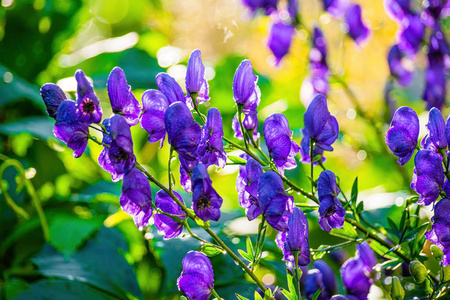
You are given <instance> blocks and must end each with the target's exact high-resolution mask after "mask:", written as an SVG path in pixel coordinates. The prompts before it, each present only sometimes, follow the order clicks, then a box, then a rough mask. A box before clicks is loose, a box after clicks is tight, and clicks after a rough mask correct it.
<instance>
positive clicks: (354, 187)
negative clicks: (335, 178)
mask: <svg viewBox="0 0 450 300" xmlns="http://www.w3.org/2000/svg"><path fill="white" fill-rule="evenodd" d="M356 199H358V177H356V178H355V181H353V185H352V195H351V198H350V203H351V204H352V206H353V207H355V204H356Z"/></svg>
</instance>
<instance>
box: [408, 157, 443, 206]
mask: <svg viewBox="0 0 450 300" xmlns="http://www.w3.org/2000/svg"><path fill="white" fill-rule="evenodd" d="M414 163H415V165H416V166H415V168H414V174H413V179H412V182H411V188H412V189H413V190H415V191H416V192H417V193H418V194H419V195H420V197H419V200H418V201H417V203H418V204H420V205H429V204H431V203H433V202H434V201H436V199H437V198H438V197H439V191H440V189H441V188H442V186H443V184H444V168H443V167H442V158H441V157H440V156H439V154H437V153H436V152H433V151H431V150H420V151H418V152H417V154H416V157H415V158H414Z"/></svg>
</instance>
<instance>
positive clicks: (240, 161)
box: [227, 155, 247, 165]
mask: <svg viewBox="0 0 450 300" xmlns="http://www.w3.org/2000/svg"><path fill="white" fill-rule="evenodd" d="M227 157H228V159H229V160H231V161H232V162H234V163H235V164H239V165H245V164H246V163H247V161H246V160H245V159H243V158H241V157H239V156H234V155H228V156H227Z"/></svg>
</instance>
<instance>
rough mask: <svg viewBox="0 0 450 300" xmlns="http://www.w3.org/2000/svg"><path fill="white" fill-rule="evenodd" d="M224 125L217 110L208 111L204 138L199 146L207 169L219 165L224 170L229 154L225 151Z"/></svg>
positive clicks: (203, 131)
mask: <svg viewBox="0 0 450 300" xmlns="http://www.w3.org/2000/svg"><path fill="white" fill-rule="evenodd" d="M222 139H223V124H222V116H221V115H220V112H219V110H218V109H217V108H215V107H213V108H211V109H209V110H208V116H207V118H206V123H205V125H204V126H203V128H202V138H201V141H200V144H199V146H198V155H199V159H200V161H201V162H203V163H204V164H205V165H206V167H208V166H211V165H217V166H218V167H220V168H224V167H225V164H226V162H227V154H226V153H225V150H223V142H222Z"/></svg>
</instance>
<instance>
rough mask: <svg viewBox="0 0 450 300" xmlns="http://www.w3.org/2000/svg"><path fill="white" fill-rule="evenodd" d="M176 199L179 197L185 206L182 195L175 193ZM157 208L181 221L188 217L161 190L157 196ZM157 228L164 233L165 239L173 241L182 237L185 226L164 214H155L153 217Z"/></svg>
mask: <svg viewBox="0 0 450 300" xmlns="http://www.w3.org/2000/svg"><path fill="white" fill-rule="evenodd" d="M173 194H174V195H175V197H177V198H178V199H179V200H180V202H181V203H183V204H184V201H183V199H182V198H181V196H180V194H178V193H177V192H175V191H173ZM155 206H156V207H157V208H159V209H160V210H162V211H163V212H165V213H167V214H170V215H173V216H177V217H179V218H180V219H184V218H185V217H186V213H185V212H184V211H182V210H181V208H180V206H179V205H178V204H177V203H176V202H175V201H174V200H173V199H172V197H170V196H169V195H168V194H167V193H166V192H165V191H163V190H160V191H159V192H158V193H156V196H155ZM153 220H154V221H155V226H156V228H158V230H160V231H162V232H164V239H165V240H167V239H172V238H175V237H177V236H179V235H180V233H181V232H182V231H183V224H182V223H178V222H177V221H174V220H173V219H172V218H171V217H169V216H166V215H163V214H155V215H154V216H153Z"/></svg>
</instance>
